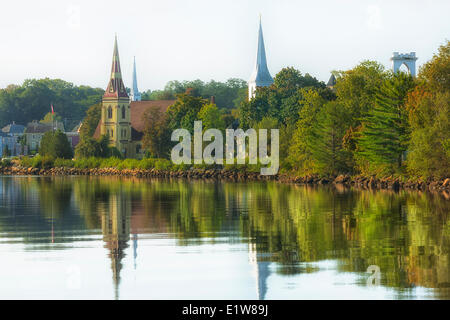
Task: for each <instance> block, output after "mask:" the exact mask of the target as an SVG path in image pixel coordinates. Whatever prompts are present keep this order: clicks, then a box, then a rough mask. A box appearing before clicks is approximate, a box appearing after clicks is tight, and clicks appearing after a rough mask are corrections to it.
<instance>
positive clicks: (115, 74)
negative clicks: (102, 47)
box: [103, 36, 128, 98]
mask: <svg viewBox="0 0 450 320" xmlns="http://www.w3.org/2000/svg"><path fill="white" fill-rule="evenodd" d="M103 97H104V98H128V94H127V90H126V88H125V86H124V84H123V80H122V71H121V69H120V60H119V49H118V47H117V36H116V37H115V40H114V52H113V59H112V66H111V76H110V79H109V83H108V87H107V88H106V91H105V94H104V95H103Z"/></svg>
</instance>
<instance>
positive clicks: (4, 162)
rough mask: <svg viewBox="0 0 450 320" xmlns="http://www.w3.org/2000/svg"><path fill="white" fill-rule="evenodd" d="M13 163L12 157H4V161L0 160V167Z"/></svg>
mask: <svg viewBox="0 0 450 320" xmlns="http://www.w3.org/2000/svg"><path fill="white" fill-rule="evenodd" d="M11 165H12V163H11V160H10V159H4V160H3V161H2V160H0V168H6V167H10V166H11Z"/></svg>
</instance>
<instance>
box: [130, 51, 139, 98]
mask: <svg viewBox="0 0 450 320" xmlns="http://www.w3.org/2000/svg"><path fill="white" fill-rule="evenodd" d="M130 101H141V93H140V92H139V89H138V86H137V76H136V57H134V60H133V85H132V86H131V92H130Z"/></svg>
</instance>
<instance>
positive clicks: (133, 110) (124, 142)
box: [94, 38, 175, 158]
mask: <svg viewBox="0 0 450 320" xmlns="http://www.w3.org/2000/svg"><path fill="white" fill-rule="evenodd" d="M133 78H135V77H133ZM134 84H135V85H136V86H134V85H133V87H135V88H133V89H132V92H137V83H136V82H135V83H134ZM174 102H175V101H174V100H158V101H130V97H129V96H128V94H127V91H126V89H125V85H124V83H123V79H122V71H121V69H120V60H119V50H118V47H117V38H116V39H115V42H114V53H113V61H112V67H111V76H110V79H109V82H108V87H107V88H106V91H105V94H104V95H103V99H102V114H101V120H100V121H99V123H98V126H97V129H96V131H95V133H94V138H99V137H100V136H102V135H108V136H109V145H110V146H112V147H116V148H117V149H118V150H119V151H120V152H121V153H122V154H123V156H125V157H127V158H142V157H143V155H144V153H143V149H142V136H143V130H144V114H145V112H146V111H147V110H149V109H152V108H157V109H159V110H161V111H163V112H165V111H166V110H167V108H168V107H169V106H171V105H172V104H173V103H174Z"/></svg>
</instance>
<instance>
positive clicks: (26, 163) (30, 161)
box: [19, 157, 33, 168]
mask: <svg viewBox="0 0 450 320" xmlns="http://www.w3.org/2000/svg"><path fill="white" fill-rule="evenodd" d="M19 163H20V165H21V166H22V167H25V168H31V167H32V166H33V159H32V158H30V157H23V158H22V159H20V161H19Z"/></svg>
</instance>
